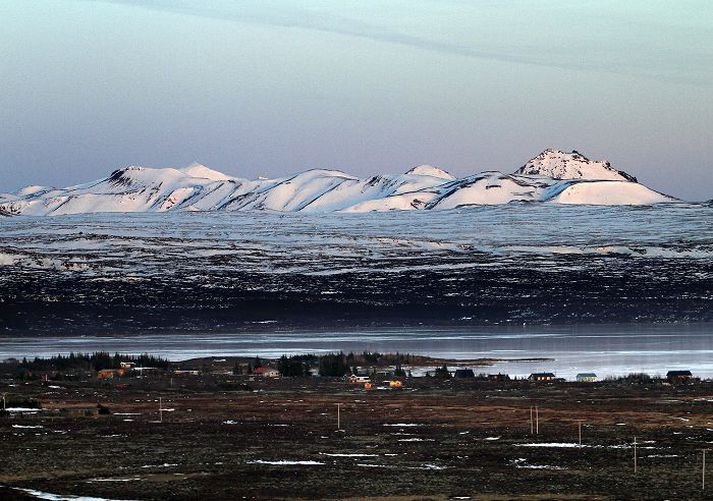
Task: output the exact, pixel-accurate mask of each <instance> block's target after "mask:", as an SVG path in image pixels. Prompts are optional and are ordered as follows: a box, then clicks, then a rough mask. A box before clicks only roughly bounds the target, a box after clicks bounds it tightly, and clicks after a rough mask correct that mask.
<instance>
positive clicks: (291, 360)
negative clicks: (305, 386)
mask: <svg viewBox="0 0 713 501" xmlns="http://www.w3.org/2000/svg"><path fill="white" fill-rule="evenodd" d="M277 370H278V371H279V372H280V375H281V376H286V377H304V376H309V365H307V364H306V363H305V362H304V361H303V360H301V359H300V357H288V356H286V355H282V356H281V357H280V359H279V360H278V361H277Z"/></svg>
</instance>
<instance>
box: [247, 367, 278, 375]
mask: <svg viewBox="0 0 713 501" xmlns="http://www.w3.org/2000/svg"><path fill="white" fill-rule="evenodd" d="M267 372H277V370H276V369H273V368H271V367H255V368H254V369H253V373H255V374H265V373H267Z"/></svg>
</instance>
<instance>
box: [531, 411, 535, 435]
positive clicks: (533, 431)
mask: <svg viewBox="0 0 713 501" xmlns="http://www.w3.org/2000/svg"><path fill="white" fill-rule="evenodd" d="M533 412H534V409H533V407H532V406H530V435H534V434H535V419H534V417H533Z"/></svg>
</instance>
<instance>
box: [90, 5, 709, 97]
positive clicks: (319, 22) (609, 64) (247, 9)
mask: <svg viewBox="0 0 713 501" xmlns="http://www.w3.org/2000/svg"><path fill="white" fill-rule="evenodd" d="M79 1H84V2H90V3H109V4H119V5H127V6H133V7H137V8H144V9H150V10H157V11H164V12H170V13H173V14H180V15H189V16H196V17H203V18H209V19H218V20H223V21H234V22H241V23H252V24H262V25H269V26H275V27H282V28H295V29H303V30H311V31H318V32H323V33H331V34H336V35H343V36H350V37H355V38H362V39H366V40H371V41H376V42H383V43H389V44H397V45H402V46H406V47H411V48H416V49H422V50H426V51H431V52H438V53H442V54H448V55H456V56H463V57H471V58H478V59H483V60H491V61H498V62H505V63H514V64H523V65H532V66H538V67H550V68H559V69H564V70H572V71H591V72H605V73H611V74H619V75H624V76H634V77H640V78H647V79H653V80H660V81H667V82H673V83H683V84H692V85H705V86H708V85H710V83H711V79H710V74H708V71H707V70H702V69H701V68H702V66H700V65H698V64H695V62H696V60H698V59H701V58H702V59H706V57H707V55H708V54H707V53H706V54H688V56H690V59H691V61H690V64H688V63H687V60H688V58H686V57H681V55H678V57H677V54H673V55H672V57H666V58H665V59H663V58H660V59H657V58H655V57H654V58H651V57H637V56H640V54H624V55H623V57H622V54H621V52H622V51H621V49H620V48H617V47H614V48H613V49H610V50H611V51H612V52H611V54H610V55H609V56H607V55H606V54H607V53H606V51H604V55H602V50H601V47H598V46H597V47H595V46H592V47H591V48H592V49H593V50H592V51H591V53H590V54H589V55H588V54H587V53H586V52H585V56H587V57H582V53H581V50H582V49H580V50H579V51H578V50H575V49H570V50H567V48H566V47H564V48H562V47H547V48H543V47H537V46H534V47H528V48H524V47H518V48H517V49H510V50H506V49H505V48H499V49H496V50H494V49H490V50H484V49H482V48H478V47H473V46H470V45H459V44H457V43H451V42H446V41H441V40H434V39H431V38H426V37H422V36H416V35H412V34H407V33H403V32H400V31H397V30H394V29H391V28H389V27H386V26H383V25H382V26H380V25H376V24H372V23H368V22H365V21H362V20H359V19H353V18H348V17H344V16H341V15H337V14H335V13H334V12H328V11H325V10H324V9H323V8H322V9H319V10H317V9H309V8H305V7H304V5H307V4H306V3H302V2H288V1H284V0H282V1H281V0H272V1H270V0H262V1H258V2H255V1H251V0H243V1H239V0H237V1H230V2H222V1H214V2H211V3H207V2H204V1H194V0H183V1H180V0H179V1H176V0H171V1H169V0H79ZM382 17H385V16H382ZM595 45H596V44H595ZM546 49H555V50H546ZM585 50H586V49H585ZM595 54H596V55H595ZM644 56H646V54H644ZM701 56H703V57H701Z"/></svg>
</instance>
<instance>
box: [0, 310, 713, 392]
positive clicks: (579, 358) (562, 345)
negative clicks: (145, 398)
mask: <svg viewBox="0 0 713 501" xmlns="http://www.w3.org/2000/svg"><path fill="white" fill-rule="evenodd" d="M99 350H103V351H109V352H122V353H143V352H148V353H151V354H154V355H160V356H163V357H166V358H169V359H171V360H184V359H188V358H195V357H207V356H218V357H220V356H255V355H258V356H261V357H278V356H280V355H282V354H298V353H325V352H330V351H339V350H341V351H344V352H349V351H354V352H357V351H363V350H371V351H379V352H397V351H398V352H401V353H413V354H423V355H431V356H435V357H447V358H455V359H473V358H484V357H492V358H501V359H511V360H509V361H502V362H497V363H496V364H495V365H494V366H493V367H484V368H482V371H483V372H504V373H508V374H510V375H511V376H527V375H529V374H530V373H531V372H536V371H551V372H555V373H556V374H557V376H560V377H565V378H567V379H571V378H574V376H575V375H576V374H577V373H578V372H595V373H596V374H597V375H598V376H599V377H600V378H603V377H606V376H613V375H625V374H628V373H631V372H646V373H649V374H651V375H656V374H660V375H665V373H666V372H667V371H668V370H671V369H690V370H691V371H692V372H693V373H694V375H696V376H699V377H703V378H709V377H713V324H708V323H703V324H662V325H636V324H619V325H591V326H590V325H579V326H557V327H540V326H533V327H530V326H517V327H514V326H513V327H462V328H461V327H447V328H430V327H429V328H383V329H367V330H364V329H362V330H353V331H349V330H343V331H339V330H319V331H317V330H300V331H298V330H289V331H266V330H259V331H258V330H256V331H255V332H240V333H236V334H216V333H210V334H181V335H141V336H128V335H127V336H91V335H86V336H63V337H59V336H43V337H4V338H1V340H0V359H5V358H8V357H16V358H21V357H35V356H50V355H55V354H58V353H62V354H67V353H69V352H72V351H74V352H91V351H99ZM531 358H548V359H550V360H544V361H517V360H512V359H531ZM475 369H476V372H478V371H479V369H478V368H475Z"/></svg>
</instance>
